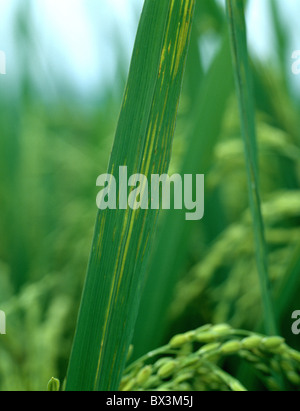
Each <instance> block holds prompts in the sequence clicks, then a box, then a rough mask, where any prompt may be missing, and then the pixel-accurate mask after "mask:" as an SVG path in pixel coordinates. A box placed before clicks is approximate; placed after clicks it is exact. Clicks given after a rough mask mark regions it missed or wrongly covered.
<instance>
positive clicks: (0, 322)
mask: <svg viewBox="0 0 300 411" xmlns="http://www.w3.org/2000/svg"><path fill="white" fill-rule="evenodd" d="M5 334H6V315H5V312H4V311H0V335H5Z"/></svg>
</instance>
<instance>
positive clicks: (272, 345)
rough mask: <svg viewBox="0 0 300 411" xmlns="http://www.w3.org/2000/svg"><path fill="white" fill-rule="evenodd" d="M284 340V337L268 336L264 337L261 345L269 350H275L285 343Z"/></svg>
mask: <svg viewBox="0 0 300 411" xmlns="http://www.w3.org/2000/svg"><path fill="white" fill-rule="evenodd" d="M284 341H285V340H284V338H282V337H267V338H263V340H262V341H261V345H262V347H263V348H265V349H267V350H274V349H277V348H280V347H281V346H282V345H283V344H284Z"/></svg>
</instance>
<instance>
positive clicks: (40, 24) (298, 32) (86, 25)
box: [0, 0, 300, 92]
mask: <svg viewBox="0 0 300 411" xmlns="http://www.w3.org/2000/svg"><path fill="white" fill-rule="evenodd" d="M24 1H26V2H27V4H30V5H31V7H32V12H33V17H34V20H33V28H35V29H37V32H38V33H39V34H38V36H37V38H36V39H35V42H36V46H37V47H38V49H40V51H41V53H42V54H44V56H45V58H46V60H45V64H47V59H50V60H51V65H52V66H54V67H55V68H56V71H60V70H63V71H64V72H65V73H66V75H67V77H68V79H69V80H70V81H71V82H74V84H76V85H77V87H79V88H80V89H81V90H82V91H83V90H84V91H86V92H88V90H93V89H95V85H99V84H101V82H102V83H103V82H107V81H112V80H113V78H114V73H115V71H116V70H117V67H116V65H117V61H116V55H115V53H114V44H115V40H116V37H117V34H116V33H118V39H119V41H121V46H122V49H123V52H124V55H125V57H126V61H127V64H129V61H130V55H131V52H132V47H133V42H134V38H135V33H136V28H137V22H138V16H139V14H140V12H141V9H142V6H143V0H0V50H4V51H5V52H6V54H7V60H8V62H7V65H8V67H9V66H10V62H11V61H12V60H13V59H14V57H13V40H12V33H11V31H12V30H11V22H12V18H13V15H14V11H15V9H16V7H17V6H18V5H20V4H22V2H24ZM219 1H220V2H221V3H224V1H225V0H219ZM269 1H270V0H251V1H250V7H249V10H248V28H249V29H248V32H249V41H250V44H251V45H252V48H253V49H255V51H256V53H257V54H258V55H259V56H260V57H261V58H263V59H268V58H269V57H270V56H272V55H273V54H274V50H272V49H271V47H270V45H271V44H272V43H273V42H272V27H271V25H270V20H269V18H268V12H269V9H268V6H269ZM278 2H279V3H280V5H281V14H282V16H283V18H284V19H285V21H286V27H287V30H290V31H291V33H292V34H293V44H292V45H291V55H292V51H293V50H295V49H300V25H299V23H298V22H297V17H298V16H299V15H300V1H299V0H278ZM289 63H290V62H287V65H288V64H289ZM299 83H300V80H299Z"/></svg>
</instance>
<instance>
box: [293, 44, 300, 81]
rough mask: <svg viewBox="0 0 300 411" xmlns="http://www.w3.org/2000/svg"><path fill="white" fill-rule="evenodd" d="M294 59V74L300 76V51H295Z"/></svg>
mask: <svg viewBox="0 0 300 411" xmlns="http://www.w3.org/2000/svg"><path fill="white" fill-rule="evenodd" d="M292 59H293V60H295V61H294V63H293V64H292V73H293V74H295V75H299V74H300V50H295V51H294V52H293V54H292Z"/></svg>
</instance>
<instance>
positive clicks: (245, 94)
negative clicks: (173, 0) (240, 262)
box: [226, 0, 276, 335]
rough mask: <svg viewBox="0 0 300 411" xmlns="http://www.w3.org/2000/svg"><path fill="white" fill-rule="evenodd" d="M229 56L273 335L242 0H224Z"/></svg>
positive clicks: (267, 319) (268, 324)
mask: <svg viewBox="0 0 300 411" xmlns="http://www.w3.org/2000/svg"><path fill="white" fill-rule="evenodd" d="M226 4H227V13H228V18H229V27H230V36H231V46H232V56H233V64H234V71H235V79H236V88H237V94H238V102H239V109H240V117H241V126H242V136H243V140H244V146H245V156H246V166H247V177H248V187H249V200H250V208H251V212H252V218H253V224H254V237H255V251H256V261H257V268H258V273H259V278H260V285H261V292H262V299H263V306H264V318H265V326H266V332H267V333H269V334H274V335H275V334H276V322H275V315H274V307H273V302H272V297H271V285H270V280H269V274H268V257H267V247H266V241H265V230H264V222H263V218H262V212H261V202H260V193H259V181H258V161H257V147H256V130H255V115H254V101H253V95H252V80H251V71H250V64H249V60H248V47H247V33H246V22H245V12H244V1H243V0H227V3H226Z"/></svg>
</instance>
